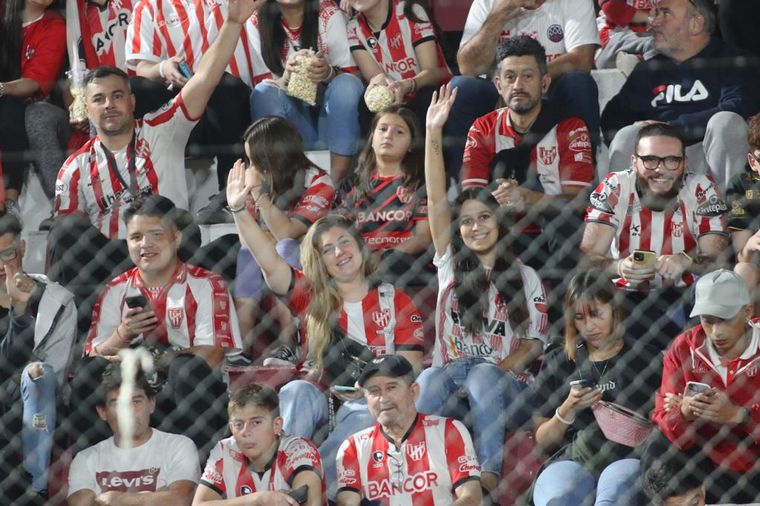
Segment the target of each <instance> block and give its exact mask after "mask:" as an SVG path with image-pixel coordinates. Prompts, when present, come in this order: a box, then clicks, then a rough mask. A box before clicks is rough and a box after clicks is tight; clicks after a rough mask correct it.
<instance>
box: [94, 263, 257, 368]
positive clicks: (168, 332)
mask: <svg viewBox="0 0 760 506" xmlns="http://www.w3.org/2000/svg"><path fill="white" fill-rule="evenodd" d="M137 294H141V295H143V296H144V297H145V298H146V299H148V302H149V303H150V307H151V310H152V311H153V312H155V314H156V318H157V319H158V321H159V325H158V326H157V327H156V328H155V329H154V330H153V331H151V333H150V338H151V340H153V341H155V342H158V343H163V344H166V345H171V346H177V347H179V348H189V347H190V346H201V345H208V346H218V347H220V348H234V349H242V347H243V344H242V341H241V339H240V330H239V328H238V321H237V313H236V312H235V305H234V304H233V303H232V298H231V297H230V293H229V291H228V290H227V284H226V283H225V282H224V279H223V278H222V277H221V276H219V275H217V274H214V273H213V272H211V271H207V270H206V269H204V268H202V267H195V266H192V265H185V264H184V263H182V262H179V261H178V262H177V270H176V271H175V273H174V276H173V277H172V281H171V282H170V283H169V284H168V285H166V286H164V287H162V288H159V289H153V288H148V287H146V286H145V285H144V283H143V281H142V278H141V277H140V272H139V270H138V269H137V267H135V268H133V269H130V270H128V271H126V272H124V273H122V274H120V275H119V276H117V277H115V278H114V279H112V280H111V281H110V282H109V283H108V284H107V285H106V287H105V288H104V289H103V291H102V292H101V293H100V296H99V297H98V301H97V302H96V303H95V307H94V308H93V309H92V323H91V324H90V332H89V334H88V335H87V342H86V343H85V347H84V354H85V355H89V354H90V352H91V351H92V347H93V346H97V345H98V344H100V343H102V342H104V341H105V340H106V339H108V338H109V337H111V336H112V335H113V333H114V331H115V330H116V327H118V326H119V324H120V323H121V321H122V318H123V317H124V314H125V313H126V312H127V310H128V309H129V308H128V307H127V304H126V302H125V299H126V297H128V296H131V295H137ZM143 338H144V336H142V335H141V336H138V337H136V338H135V340H134V341H133V343H138V342H140V341H141V340H142V339H143Z"/></svg>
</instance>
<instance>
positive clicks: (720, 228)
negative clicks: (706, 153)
mask: <svg viewBox="0 0 760 506" xmlns="http://www.w3.org/2000/svg"><path fill="white" fill-rule="evenodd" d="M727 212H728V207H727V206H726V203H725V202H724V201H723V196H722V195H721V194H720V191H719V190H718V187H717V185H716V184H715V182H714V181H713V180H712V178H711V177H710V176H708V175H704V174H692V173H688V172H687V173H685V174H684V176H683V186H681V189H680V191H679V192H678V197H677V199H676V200H675V202H674V204H673V205H672V206H671V207H670V208H668V209H666V210H664V211H652V210H651V209H647V208H645V207H642V205H641V201H640V196H639V193H638V190H637V189H636V172H635V171H634V170H633V169H628V170H625V171H621V172H612V173H610V174H609V175H608V176H607V177H606V178H605V180H604V181H602V182H601V183H599V186H597V187H596V190H594V192H593V193H592V194H591V198H590V205H589V207H588V208H587V209H586V221H587V222H598V223H604V224H607V225H610V226H612V227H614V228H615V236H614V238H613V239H612V244H611V245H610V253H609V254H610V257H611V258H614V259H618V258H625V257H627V256H628V255H629V254H630V253H631V252H632V251H633V250H636V249H643V250H651V251H654V252H655V254H656V255H657V256H660V255H673V254H677V253H680V252H681V251H685V252H687V253H688V252H692V251H694V250H695V249H696V247H697V241H698V240H699V238H700V237H701V236H703V235H705V234H723V235H725V234H727V233H728V232H727V230H728V224H727V220H728V217H727ZM693 281H694V276H693V275H692V274H691V273H689V272H686V273H684V275H683V278H682V279H681V280H679V281H678V282H677V283H676V286H686V285H689V284H691V283H692V282H693ZM652 286H662V278H661V277H660V276H659V275H656V276H655V279H654V280H653V281H652Z"/></svg>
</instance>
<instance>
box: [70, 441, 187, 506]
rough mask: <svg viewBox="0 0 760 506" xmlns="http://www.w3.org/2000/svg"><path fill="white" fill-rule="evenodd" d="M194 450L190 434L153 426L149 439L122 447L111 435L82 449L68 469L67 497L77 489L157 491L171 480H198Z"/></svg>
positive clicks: (98, 493) (96, 493)
mask: <svg viewBox="0 0 760 506" xmlns="http://www.w3.org/2000/svg"><path fill="white" fill-rule="evenodd" d="M199 479H200V464H199V461H198V450H197V449H196V448H195V444H193V442H192V440H190V438H188V437H185V436H180V435H179V434H169V433H168V432H161V431H160V430H156V429H153V434H151V436H150V439H149V440H148V441H147V442H145V443H143V444H142V445H140V446H138V447H137V448H131V449H129V450H126V449H124V448H119V447H118V446H116V444H115V443H114V438H113V436H111V437H110V438H108V439H106V440H105V441H101V442H100V443H98V444H96V445H94V446H91V447H89V448H87V449H85V450H82V451H81V452H79V453H78V454H77V456H76V457H74V461H73V462H72V463H71V469H70V470H69V497H71V495H72V494H74V493H75V492H78V491H80V490H92V491H93V492H95V495H100V494H102V493H103V492H108V491H117V492H132V493H138V492H157V491H161V490H164V489H166V488H167V487H168V486H169V485H171V484H172V483H174V482H175V481H181V480H188V481H192V482H193V483H198V480H199Z"/></svg>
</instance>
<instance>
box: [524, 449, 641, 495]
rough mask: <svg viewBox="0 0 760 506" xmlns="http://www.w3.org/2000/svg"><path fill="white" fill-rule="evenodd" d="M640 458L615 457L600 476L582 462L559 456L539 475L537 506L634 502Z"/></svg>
mask: <svg viewBox="0 0 760 506" xmlns="http://www.w3.org/2000/svg"><path fill="white" fill-rule="evenodd" d="M638 476H639V459H622V460H616V461H615V462H612V463H611V464H609V465H608V466H607V467H606V468H604V470H603V471H602V473H601V474H600V475H599V479H598V480H597V479H596V478H595V477H594V475H593V474H592V473H591V472H589V471H588V470H586V469H585V468H584V467H583V466H582V465H581V464H579V463H577V462H574V461H572V460H559V461H557V462H553V463H551V464H549V465H548V466H547V467H546V469H544V470H543V471H541V474H539V475H538V478H537V479H536V485H535V488H534V490H533V502H534V503H535V505H536V506H550V505H551V506H581V505H586V504H594V505H595V506H613V505H614V506H626V505H631V506H635V504H636V493H637V491H638V487H637V485H636V480H637V478H638Z"/></svg>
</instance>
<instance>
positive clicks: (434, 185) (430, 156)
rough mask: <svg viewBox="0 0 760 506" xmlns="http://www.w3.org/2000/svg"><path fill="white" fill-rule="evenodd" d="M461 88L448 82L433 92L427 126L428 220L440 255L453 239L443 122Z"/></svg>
mask: <svg viewBox="0 0 760 506" xmlns="http://www.w3.org/2000/svg"><path fill="white" fill-rule="evenodd" d="M456 96H457V90H456V89H454V90H453V91H452V90H451V88H450V87H449V85H448V84H446V85H444V86H441V88H440V90H439V91H437V92H433V98H432V100H431V101H430V107H429V108H428V112H427V119H426V121H425V127H426V129H427V135H426V136H425V186H426V188H427V198H428V222H429V223H430V232H431V234H432V236H433V245H434V246H435V253H436V255H437V256H442V255H443V254H444V253H446V249H447V248H448V247H449V243H450V242H451V208H450V207H449V202H448V201H447V200H446V170H445V167H444V164H443V152H442V138H443V125H444V123H446V120H447V119H448V117H449V111H451V107H452V106H453V105H454V100H456Z"/></svg>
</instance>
